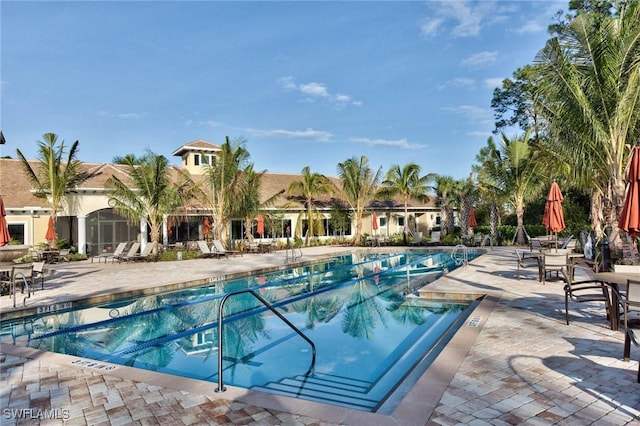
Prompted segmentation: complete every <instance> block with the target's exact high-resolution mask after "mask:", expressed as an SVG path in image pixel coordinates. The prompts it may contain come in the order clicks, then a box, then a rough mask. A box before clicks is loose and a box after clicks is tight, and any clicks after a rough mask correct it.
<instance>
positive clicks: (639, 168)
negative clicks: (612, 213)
mask: <svg viewBox="0 0 640 426" xmlns="http://www.w3.org/2000/svg"><path fill="white" fill-rule="evenodd" d="M618 228H620V229H622V230H624V231H627V232H628V233H629V235H630V236H631V238H636V237H638V236H640V141H639V142H638V145H636V146H635V148H633V154H632V155H631V161H630V162H629V174H628V178H627V191H626V195H625V200H624V207H623V208H622V213H621V214H620V218H619V219H618Z"/></svg>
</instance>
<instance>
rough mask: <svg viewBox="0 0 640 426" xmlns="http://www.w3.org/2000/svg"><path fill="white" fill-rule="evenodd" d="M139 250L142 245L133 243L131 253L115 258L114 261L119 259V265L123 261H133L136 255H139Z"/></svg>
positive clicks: (130, 248)
mask: <svg viewBox="0 0 640 426" xmlns="http://www.w3.org/2000/svg"><path fill="white" fill-rule="evenodd" d="M138 250H140V243H133V244H131V247H129V251H128V252H127V254H124V255H120V256H115V257H114V259H117V260H118V263H120V262H122V261H123V260H124V261H127V260H128V259H131V258H132V257H133V256H135V255H136V253H138Z"/></svg>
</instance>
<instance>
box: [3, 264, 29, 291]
mask: <svg viewBox="0 0 640 426" xmlns="http://www.w3.org/2000/svg"><path fill="white" fill-rule="evenodd" d="M25 282H27V283H29V285H31V284H30V283H32V282H33V264H31V263H24V264H19V265H14V266H12V267H11V272H10V273H9V275H4V276H2V277H0V294H2V295H5V294H8V295H9V296H11V292H12V290H13V287H14V286H15V285H16V284H19V285H20V287H21V291H22V293H24V284H25Z"/></svg>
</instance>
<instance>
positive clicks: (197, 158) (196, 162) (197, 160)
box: [193, 154, 200, 166]
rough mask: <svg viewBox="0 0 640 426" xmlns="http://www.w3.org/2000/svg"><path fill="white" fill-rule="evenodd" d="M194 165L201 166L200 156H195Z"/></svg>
mask: <svg viewBox="0 0 640 426" xmlns="http://www.w3.org/2000/svg"><path fill="white" fill-rule="evenodd" d="M193 165H194V166H199V165H200V154H193Z"/></svg>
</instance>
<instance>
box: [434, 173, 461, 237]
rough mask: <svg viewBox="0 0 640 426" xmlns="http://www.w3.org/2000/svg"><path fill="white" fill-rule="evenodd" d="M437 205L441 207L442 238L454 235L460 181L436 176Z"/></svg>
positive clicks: (449, 177)
mask: <svg viewBox="0 0 640 426" xmlns="http://www.w3.org/2000/svg"><path fill="white" fill-rule="evenodd" d="M434 181H435V192H436V204H437V205H438V206H439V207H440V232H441V234H442V236H445V235H447V234H453V231H454V229H455V228H454V217H453V210H454V207H455V204H456V200H457V198H458V189H459V188H458V187H459V185H458V181H456V180H455V179H454V178H452V177H451V176H444V175H436V177H435V178H434Z"/></svg>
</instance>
